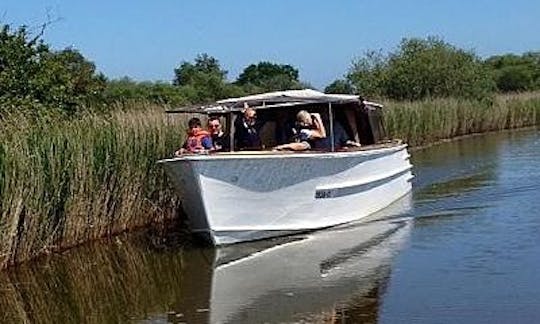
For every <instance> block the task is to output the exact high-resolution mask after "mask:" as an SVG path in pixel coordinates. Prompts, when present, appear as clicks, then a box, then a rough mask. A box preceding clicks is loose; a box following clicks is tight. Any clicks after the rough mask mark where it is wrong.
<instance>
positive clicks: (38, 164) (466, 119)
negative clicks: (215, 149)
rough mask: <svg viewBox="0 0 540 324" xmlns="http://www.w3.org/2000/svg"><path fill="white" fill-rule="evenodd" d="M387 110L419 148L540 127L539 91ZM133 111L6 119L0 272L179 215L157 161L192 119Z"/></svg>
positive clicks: (391, 105) (1, 134)
mask: <svg viewBox="0 0 540 324" xmlns="http://www.w3.org/2000/svg"><path fill="white" fill-rule="evenodd" d="M385 105H386V108H385V110H384V112H385V119H386V126H387V130H388V133H389V134H390V135H391V136H392V137H398V138H402V139H404V140H406V141H407V142H408V143H409V144H411V145H412V146H416V145H423V144H427V143H433V142H436V141H438V140H441V139H445V138H452V137H455V136H460V135H466V134H471V133H480V132H486V131H494V130H502V129H508V128H517V127H524V126H531V125H538V124H540V93H538V92H536V93H525V94H517V95H507V96H499V97H497V98H496V99H495V100H494V101H493V102H492V103H491V104H486V103H484V104H479V103H477V102H472V101H464V100H457V99H440V100H425V101H418V102H385ZM125 108H126V107H124V109H125ZM127 108H129V109H128V111H127V112H122V111H118V112H115V113H112V114H110V115H107V116H104V115H92V114H88V115H84V116H82V117H80V118H78V119H76V120H73V119H72V120H66V119H62V118H58V117H40V118H35V117H28V116H25V115H23V114H22V113H18V114H14V115H11V116H6V115H4V116H2V118H3V119H2V120H0V140H1V142H0V268H3V267H6V266H8V265H11V264H15V263H18V262H22V261H25V260H28V259H31V258H33V257H36V256H38V255H42V254H46V253H50V252H52V251H58V250H62V249H65V248H68V247H71V246H74V245H77V244H80V243H83V242H87V241H90V240H94V239H97V238H100V237H106V236H111V235H113V234H116V233H120V232H123V231H126V230H130V229H134V228H138V227H142V226H146V225H148V224H150V223H152V222H159V221H162V220H164V219H167V218H173V217H175V216H176V213H177V212H178V210H179V208H178V207H179V201H178V198H177V197H176V196H175V194H174V192H173V191H172V189H171V187H170V185H169V183H168V182H167V177H166V176H165V174H164V172H163V170H162V169H161V168H160V167H159V166H158V165H157V164H156V160H158V159H160V158H163V157H166V156H170V155H171V153H172V152H174V150H175V149H176V148H177V147H178V146H179V144H180V143H181V140H182V139H183V137H184V136H183V134H184V128H183V125H184V124H185V119H181V118H176V117H167V116H166V115H165V114H164V113H163V110H162V109H158V108H156V107H154V108H152V107H142V106H141V107H137V106H135V105H134V104H133V107H127ZM143 108H144V109H143Z"/></svg>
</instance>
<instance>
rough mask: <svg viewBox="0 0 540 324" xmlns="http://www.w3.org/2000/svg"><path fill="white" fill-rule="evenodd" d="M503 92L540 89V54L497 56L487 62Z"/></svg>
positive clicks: (498, 86) (498, 87) (499, 88)
mask: <svg viewBox="0 0 540 324" xmlns="http://www.w3.org/2000/svg"><path fill="white" fill-rule="evenodd" d="M485 64H486V66H487V67H488V68H490V69H492V70H493V77H494V79H495V82H496V84H497V89H498V90H499V91H501V92H514V91H527V90H536V89H540V52H528V53H525V54H523V55H521V56H519V55H515V54H505V55H495V56H491V57H490V58H488V59H487V60H486V61H485Z"/></svg>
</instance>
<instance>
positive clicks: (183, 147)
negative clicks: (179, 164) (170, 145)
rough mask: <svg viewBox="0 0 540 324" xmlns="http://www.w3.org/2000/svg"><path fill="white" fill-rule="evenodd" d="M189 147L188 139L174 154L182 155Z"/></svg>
mask: <svg viewBox="0 0 540 324" xmlns="http://www.w3.org/2000/svg"><path fill="white" fill-rule="evenodd" d="M186 149H187V140H186V141H184V144H182V147H180V148H179V149H178V150H176V151H175V152H174V156H181V155H182V154H184V153H186Z"/></svg>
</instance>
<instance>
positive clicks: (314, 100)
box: [167, 89, 382, 114]
mask: <svg viewBox="0 0 540 324" xmlns="http://www.w3.org/2000/svg"><path fill="white" fill-rule="evenodd" d="M322 103H330V104H347V103H358V104H360V103H363V104H364V105H366V106H372V107H382V105H380V104H377V103H374V102H369V101H365V100H363V99H362V98H361V97H360V96H357V95H349V94H326V93H322V92H319V91H316V90H312V89H303V90H286V91H274V92H267V93H261V94H256V95H250V96H245V97H238V98H229V99H223V100H219V101H217V102H216V103H215V104H210V105H204V106H192V107H184V108H181V109H174V110H170V111H167V112H170V113H174V112H189V113H202V114H220V113H221V114H222V113H229V112H234V111H241V110H243V109H244V104H248V105H249V106H250V107H252V108H255V109H268V108H280V107H282V108H286V107H296V106H300V105H307V104H322Z"/></svg>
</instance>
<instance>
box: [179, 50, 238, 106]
mask: <svg viewBox="0 0 540 324" xmlns="http://www.w3.org/2000/svg"><path fill="white" fill-rule="evenodd" d="M174 74H175V78H174V80H173V84H174V85H176V86H180V87H181V88H182V91H183V92H184V93H185V95H186V97H187V99H188V101H190V102H192V103H194V102H200V103H202V102H208V101H214V100H216V99H220V98H223V97H224V96H226V94H227V85H226V80H225V77H226V76H227V71H225V70H222V69H221V67H220V65H219V61H218V60H217V59H215V58H214V57H212V56H209V55H208V54H206V53H204V54H199V55H197V57H196V58H195V63H190V62H186V61H184V62H182V63H181V64H180V67H178V68H176V69H174Z"/></svg>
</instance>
